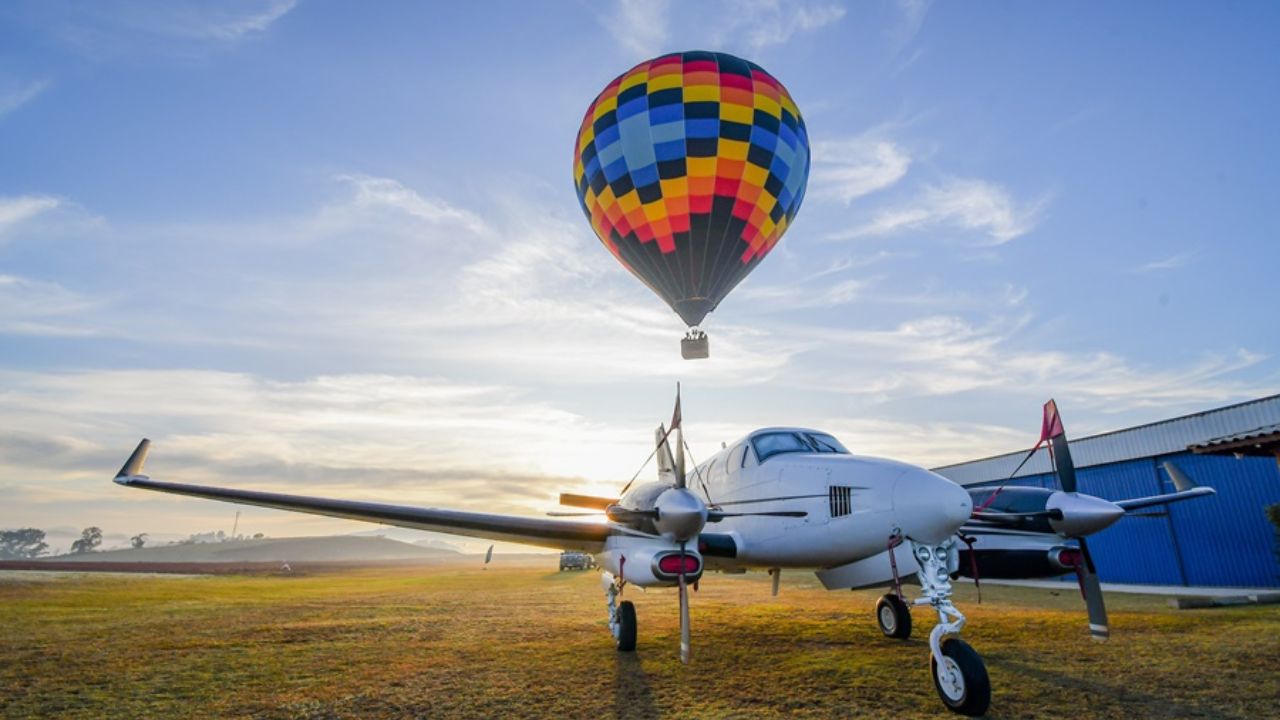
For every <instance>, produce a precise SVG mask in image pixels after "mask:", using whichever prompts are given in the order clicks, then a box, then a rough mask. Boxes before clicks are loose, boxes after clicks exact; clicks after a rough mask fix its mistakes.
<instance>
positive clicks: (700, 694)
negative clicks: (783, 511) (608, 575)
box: [0, 558, 1280, 718]
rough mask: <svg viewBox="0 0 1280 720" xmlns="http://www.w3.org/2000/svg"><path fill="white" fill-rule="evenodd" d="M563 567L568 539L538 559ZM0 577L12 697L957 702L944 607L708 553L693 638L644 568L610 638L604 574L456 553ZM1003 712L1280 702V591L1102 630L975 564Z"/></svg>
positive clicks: (277, 702) (819, 704) (442, 704)
mask: <svg viewBox="0 0 1280 720" xmlns="http://www.w3.org/2000/svg"><path fill="white" fill-rule="evenodd" d="M546 562H547V563H548V566H550V564H551V563H554V562H555V560H554V558H549V559H547V561H546ZM14 577H16V576H9V577H7V578H6V579H3V580H0V658H2V659H0V716H4V717H13V718H26V717H59V718H137V717H172V718H209V717H227V718H238V717H243V718H345V717H353V718H354V717H361V718H368V717H372V718H401V717H461V718H490V717H554V718H563V717H636V718H650V717H679V718H725V717H751V718H771V717H777V718H784V717H785V718H791V717H872V718H876V717H883V718H912V717H945V716H947V715H948V713H946V712H945V710H944V709H943V708H942V705H941V704H940V702H939V701H938V699H937V697H936V695H935V693H934V690H933V686H932V683H931V681H930V679H929V672H928V645H927V642H926V640H925V638H926V636H927V632H928V629H929V628H930V627H932V625H933V621H932V619H931V618H929V616H928V614H927V613H926V612H925V611H923V610H920V609H917V610H916V611H915V626H916V632H915V635H914V636H913V638H912V639H910V640H908V641H905V642H901V641H892V640H888V639H885V638H884V637H882V636H881V635H880V633H879V631H878V630H877V629H876V626H875V622H874V619H873V617H872V609H873V606H874V603H875V598H876V597H877V596H878V594H879V593H877V592H869V591H868V592H853V593H850V592H826V591H824V590H822V589H821V588H819V587H817V586H816V584H815V583H814V582H813V579H812V576H810V575H801V574H799V573H793V574H791V575H790V576H788V577H787V578H785V579H784V584H783V591H782V594H781V595H780V596H779V597H777V598H773V597H771V596H770V594H769V582H768V578H767V577H766V576H764V575H748V576H715V575H711V576H708V577H707V578H706V579H705V580H704V581H703V582H702V583H701V586H700V591H699V592H698V593H696V594H695V595H694V596H693V603H692V622H693V628H694V659H693V663H692V664H690V665H689V666H687V667H686V666H683V665H681V664H680V662H679V660H678V658H677V646H678V635H679V632H678V624H677V621H678V619H677V611H676V596H675V592H674V590H652V591H649V592H639V591H637V590H635V589H629V590H628V591H627V593H626V597H627V599H630V600H632V601H634V602H635V603H636V606H637V611H638V615H639V621H640V642H639V649H638V651H637V652H636V653H634V654H619V653H617V652H615V651H614V649H613V646H612V641H611V639H610V638H609V636H608V631H607V628H606V627H605V620H604V618H605V615H604V603H603V594H602V592H601V591H600V587H599V579H598V577H597V576H596V574H595V573H593V572H589V573H557V572H554V570H551V569H548V567H542V566H537V565H526V566H520V567H504V566H502V564H501V563H500V562H498V563H495V564H494V565H492V566H490V568H489V569H488V570H480V569H478V568H472V567H469V566H468V567H464V566H462V565H459V564H442V565H439V566H422V567H419V566H414V567H394V568H373V569H345V570H338V571H334V572H327V573H316V574H311V575H307V576H300V577H243V576H215V577H190V576H182V577H162V576H132V577H131V576H123V575H89V574H84V575H69V576H65V577H59V578H58V579H56V580H55V581H45V582H29V581H23V580H20V579H17V580H15V579H14ZM957 595H958V604H959V605H960V607H961V608H962V609H963V610H964V611H965V612H966V614H967V615H968V617H969V626H968V628H966V630H965V638H966V639H967V640H968V641H969V642H970V643H971V644H972V645H973V646H974V647H975V648H976V649H978V650H979V652H981V653H982V654H983V656H984V657H985V659H986V661H987V665H988V670H989V672H990V675H991V680H992V686H993V698H992V711H991V717H1001V718H1036V717H1044V718H1060V717H1064V716H1071V717H1073V718H1091V717H1098V718H1129V717H1212V718H1255V717H1267V716H1270V715H1272V714H1273V713H1274V712H1275V703H1276V699H1277V694H1278V692H1280V688H1278V685H1277V681H1276V680H1275V668H1276V667H1280V642H1278V641H1277V638H1280V608H1278V607H1276V606H1245V607H1234V608H1219V609H1213V610H1197V611H1176V610H1172V609H1170V608H1168V607H1167V606H1166V605H1165V602H1164V600H1163V599H1161V598H1148V597H1140V596H1122V595H1119V594H1112V595H1111V596H1110V597H1109V601H1110V607H1111V610H1112V613H1111V615H1112V632H1113V637H1112V640H1111V642H1109V643H1105V644H1103V643H1095V642H1093V641H1091V640H1090V639H1089V633H1088V630H1087V625H1086V622H1085V616H1084V607H1083V603H1082V602H1081V601H1080V598H1079V595H1078V594H1077V593H1075V592H1074V589H1073V588H1071V587H1067V588H1064V589H1063V590H1061V591H1058V592H1057V594H1051V593H1050V592H1049V591H1045V590H1033V589H1024V588H1008V587H995V586H990V587H984V591H983V603H982V604H981V605H979V604H976V602H975V596H974V593H973V589H972V588H971V587H967V586H966V587H961V588H960V589H959V591H958V593H957Z"/></svg>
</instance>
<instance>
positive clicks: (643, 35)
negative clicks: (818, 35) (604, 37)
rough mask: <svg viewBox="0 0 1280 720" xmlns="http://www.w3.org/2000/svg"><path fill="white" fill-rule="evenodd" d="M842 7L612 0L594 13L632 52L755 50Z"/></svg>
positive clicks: (761, 0) (751, 0)
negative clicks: (610, 3) (680, 44)
mask: <svg viewBox="0 0 1280 720" xmlns="http://www.w3.org/2000/svg"><path fill="white" fill-rule="evenodd" d="M844 15H845V9H844V7H842V6H841V5H839V4H836V3H831V2H782V1H781V0H719V1H718V2H711V3H672V2H670V0H616V2H615V3H614V4H613V5H612V7H611V8H610V9H609V10H608V11H606V12H602V13H600V15H599V21H600V23H601V25H603V26H604V28H605V29H606V30H607V31H608V32H609V34H610V35H612V36H613V38H614V39H615V40H616V41H617V42H618V43H619V44H620V45H622V46H623V47H624V48H626V49H627V50H628V51H629V52H630V53H631V54H633V55H635V56H637V58H642V57H650V56H653V55H657V54H658V53H660V52H663V51H667V50H674V49H684V48H673V47H671V45H672V44H673V42H677V41H678V42H681V43H683V44H685V45H688V46H689V47H707V44H708V40H709V41H710V49H721V48H724V49H732V48H734V47H743V46H745V47H746V48H748V49H750V50H753V51H758V50H760V49H762V48H766V47H771V46H776V45H784V44H786V43H788V42H790V41H791V40H792V39H793V38H795V37H796V36H797V35H801V34H804V33H810V32H814V31H817V30H820V29H822V28H824V27H827V26H830V25H832V24H834V23H836V22H838V21H839V20H840V19H841V18H843V17H844Z"/></svg>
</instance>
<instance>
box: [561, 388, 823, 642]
mask: <svg viewBox="0 0 1280 720" xmlns="http://www.w3.org/2000/svg"><path fill="white" fill-rule="evenodd" d="M681 419H682V418H681V412H680V385H679V383H677V384H676V402H675V409H674V411H673V413H672V415H671V425H670V429H664V428H662V427H659V428H658V432H657V434H656V436H655V441H656V442H655V448H654V452H653V453H652V454H650V456H649V458H650V459H652V458H653V457H655V456H656V457H657V458H658V474H659V478H660V479H661V480H663V481H667V482H671V485H670V486H669V487H667V488H665V489H662V490H661V492H658V493H656V495H655V494H654V491H653V490H652V489H645V490H643V491H638V492H637V493H635V494H629V493H628V492H627V491H628V490H630V488H631V484H632V483H630V482H629V483H627V485H626V487H624V488H623V491H622V493H621V495H622V497H621V498H603V497H597V496H592V495H576V494H573V493H561V495H560V504H561V505H567V506H570V507H577V508H583V509H584V510H580V511H553V512H549V513H547V514H548V515H550V516H552V517H585V516H599V515H601V514H603V515H604V516H605V517H607V518H608V519H609V526H610V527H611V528H612V529H613V530H615V531H617V532H619V533H621V534H624V535H630V536H634V537H641V538H646V539H651V540H655V541H666V542H670V543H675V544H676V545H677V546H678V547H679V548H680V571H679V573H678V577H677V586H678V588H679V596H680V661H681V662H684V663H688V662H689V656H690V634H691V633H690V626H689V579H688V577H687V574H688V571H689V567H688V565H689V564H690V562H687V561H686V556H689V551H688V548H689V542H690V541H694V542H696V541H697V540H698V538H699V535H700V534H701V533H702V530H703V528H705V527H706V524H707V523H714V522H720V521H722V520H724V519H726V518H737V517H784V518H802V517H806V516H808V513H807V512H803V511H795V510H773V511H760V512H725V511H723V510H721V509H719V508H715V509H712V508H711V507H710V506H709V504H708V502H707V501H704V500H703V499H702V498H700V497H699V496H698V495H696V494H694V492H693V491H692V490H690V489H689V487H688V473H687V472H686V466H685V458H686V449H685V444H684V429H683V427H682V422H681ZM673 433H674V434H675V439H674V441H675V445H676V448H675V453H674V458H673V457H672V454H671V452H670V444H669V443H668V442H667V441H668V438H669V437H670V436H671V435H672V434H673ZM645 464H648V459H646V460H645ZM673 466H674V467H673ZM643 469H644V466H643V465H642V466H641V468H640V470H641V471H642V470H643ZM639 475H640V471H637V472H636V477H639ZM634 480H635V478H632V482H634ZM649 487H650V488H651V487H652V486H649ZM703 489H704V491H705V486H704V488H703ZM637 497H639V498H643V500H642V501H641V502H640V503H639V504H641V505H649V507H629V506H627V505H624V504H623V501H624V500H627V501H630V502H635V501H636V498H637ZM650 498H651V499H650ZM689 557H693V558H695V559H696V556H689ZM692 564H693V565H694V567H697V563H696V562H693V563H692ZM668 577H669V576H668ZM695 587H696V585H695Z"/></svg>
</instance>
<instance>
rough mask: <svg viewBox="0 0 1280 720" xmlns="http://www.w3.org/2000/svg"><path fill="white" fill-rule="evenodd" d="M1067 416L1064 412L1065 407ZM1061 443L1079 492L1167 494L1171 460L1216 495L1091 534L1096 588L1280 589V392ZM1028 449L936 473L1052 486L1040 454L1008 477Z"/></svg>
mask: <svg viewBox="0 0 1280 720" xmlns="http://www.w3.org/2000/svg"><path fill="white" fill-rule="evenodd" d="M1067 413H1070V409H1069V408H1068V409H1067ZM1070 417H1071V416H1070V414H1067V415H1066V418H1067V437H1068V439H1069V440H1070V442H1071V457H1072V458H1073V459H1074V460H1075V464H1076V468H1077V471H1078V472H1077V479H1078V483H1079V490H1080V492H1082V493H1088V494H1090V495H1097V496H1098V497H1102V498H1106V499H1109V500H1117V499H1123V498H1129V497H1138V496H1144V495H1159V494H1161V493H1167V492H1173V491H1174V487H1173V483H1172V482H1171V481H1170V479H1169V476H1168V474H1167V473H1165V471H1164V470H1163V469H1161V467H1160V464H1161V463H1162V462H1164V461H1166V460H1172V461H1173V462H1174V464H1176V465H1177V466H1178V468H1180V469H1181V470H1182V471H1183V472H1184V473H1186V474H1187V475H1188V476H1190V477H1191V479H1192V480H1194V481H1195V482H1196V483H1197V484H1200V485H1204V486H1207V487H1212V488H1214V489H1216V490H1217V495H1214V496H1212V497H1208V498H1198V499H1193V500H1188V501H1185V502H1181V503H1174V504H1173V505H1170V506H1168V507H1167V512H1164V511H1159V508H1154V510H1157V511H1159V512H1158V514H1156V515H1155V516H1154V517H1133V516H1126V517H1125V518H1123V519H1121V520H1120V521H1119V522H1118V523H1116V524H1115V525H1113V526H1112V527H1110V528H1108V529H1106V530H1103V531H1102V532H1100V533H1098V534H1097V535H1093V536H1090V537H1089V550H1090V551H1091V552H1092V553H1093V557H1094V560H1095V562H1096V564H1097V566H1098V575H1099V577H1100V578H1101V579H1102V581H1103V582H1113V583H1135V584H1146V585H1188V586H1222V587H1280V546H1278V544H1277V543H1278V542H1280V538H1278V537H1277V529H1276V527H1275V526H1274V525H1272V524H1271V523H1270V521H1269V520H1268V519H1267V514H1266V510H1265V508H1266V507H1267V506H1268V505H1273V504H1276V503H1280V395H1273V396H1271V397H1265V398H1260V399H1258V400H1252V401H1249V402H1244V403H1240V404H1238V405H1229V406H1227V407H1221V408H1217V409H1214V410H1207V411H1205V412H1201V413H1196V414H1194V415H1187V416H1184V417H1178V418H1173V419H1170V420H1162V421H1160V422H1155V423H1151V424H1149V425H1140V426H1138V427H1132V428H1128V429H1125V430H1116V431H1114V432H1108V433H1103V434H1101V435H1093V436H1091V437H1082V438H1072V437H1071V425H1070ZM1025 455H1026V451H1025V450H1023V451H1021V452H1012V453H1009V454H1007V455H998V456H996V457H990V458H985V459H982V460H972V461H970V462H965V463H959V464H956V465H947V466H945V467H940V468H934V472H937V473H939V474H941V475H944V476H946V477H948V478H950V479H952V480H954V481H955V482H958V483H960V484H961V485H964V486H983V485H1000V484H1008V485H1011V486H1012V485H1029V486H1039V487H1047V488H1057V481H1056V479H1055V478H1054V475H1053V469H1052V466H1051V464H1050V461H1049V453H1048V452H1047V450H1045V449H1043V448H1042V449H1041V450H1040V451H1038V452H1037V453H1036V455H1035V457H1033V458H1031V460H1029V461H1028V462H1027V464H1026V465H1025V466H1024V467H1023V468H1022V469H1021V470H1019V471H1018V474H1017V476H1015V477H1014V478H1013V479H1011V480H1009V479H1008V478H1009V474H1010V473H1011V472H1013V469H1014V468H1015V467H1017V465H1018V463H1019V462H1020V461H1021V460H1022V458H1023V457H1024V456H1025Z"/></svg>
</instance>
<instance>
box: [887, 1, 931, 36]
mask: <svg viewBox="0 0 1280 720" xmlns="http://www.w3.org/2000/svg"><path fill="white" fill-rule="evenodd" d="M896 4H897V6H898V11H899V12H901V13H902V25H901V26H900V27H899V28H898V29H897V30H896V31H895V36H896V38H897V41H898V43H899V44H900V45H905V44H906V43H908V42H910V41H911V39H912V38H914V37H915V36H916V33H918V32H920V27H921V26H922V25H924V18H925V16H926V15H928V14H929V6H930V5H932V4H933V0H896Z"/></svg>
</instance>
